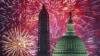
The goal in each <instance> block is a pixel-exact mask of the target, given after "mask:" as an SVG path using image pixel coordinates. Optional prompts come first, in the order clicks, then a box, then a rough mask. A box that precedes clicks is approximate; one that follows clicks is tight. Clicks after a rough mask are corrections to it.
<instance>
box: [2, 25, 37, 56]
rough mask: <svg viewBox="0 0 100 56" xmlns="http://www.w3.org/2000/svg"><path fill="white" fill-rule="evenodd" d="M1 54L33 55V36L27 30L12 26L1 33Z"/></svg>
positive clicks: (14, 55)
mask: <svg viewBox="0 0 100 56" xmlns="http://www.w3.org/2000/svg"><path fill="white" fill-rule="evenodd" d="M3 37H4V38H3V40H2V43H3V46H2V48H3V52H4V53H3V55H6V56H34V54H35V51H34V50H33V49H34V48H35V46H36V45H35V42H34V38H33V36H32V35H31V34H29V32H28V31H27V30H22V29H21V28H18V27H16V28H12V29H11V30H9V31H7V32H6V33H5V34H4V35H3Z"/></svg>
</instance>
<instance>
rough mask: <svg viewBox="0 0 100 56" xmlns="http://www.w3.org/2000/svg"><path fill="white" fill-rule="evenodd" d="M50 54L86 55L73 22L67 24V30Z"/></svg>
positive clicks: (54, 55)
mask: <svg viewBox="0 0 100 56" xmlns="http://www.w3.org/2000/svg"><path fill="white" fill-rule="evenodd" d="M52 56H88V55H87V52H86V49H85V46H84V43H83V41H82V40H81V39H80V38H79V37H77V36H76V34H75V33H74V30H73V24H72V23H69V24H68V32H67V34H66V35H65V36H63V37H62V38H61V39H60V40H59V41H58V43H57V44H56V48H55V49H54V52H53V54H52Z"/></svg>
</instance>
